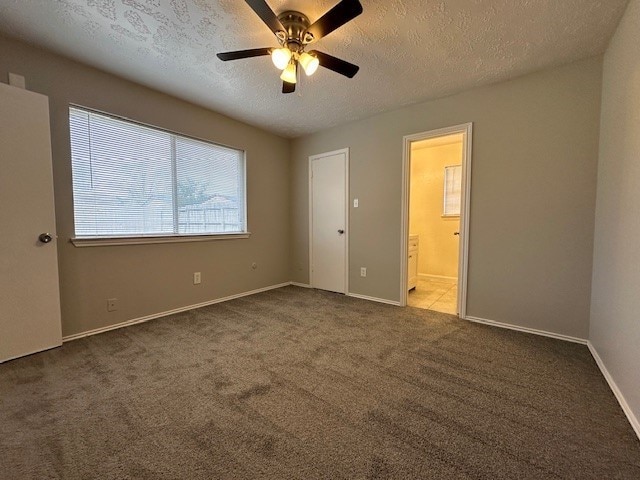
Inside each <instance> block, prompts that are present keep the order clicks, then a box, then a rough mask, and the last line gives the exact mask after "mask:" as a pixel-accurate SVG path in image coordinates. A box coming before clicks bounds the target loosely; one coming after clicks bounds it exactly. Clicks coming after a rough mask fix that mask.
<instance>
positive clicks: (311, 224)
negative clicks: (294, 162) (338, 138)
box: [307, 148, 351, 295]
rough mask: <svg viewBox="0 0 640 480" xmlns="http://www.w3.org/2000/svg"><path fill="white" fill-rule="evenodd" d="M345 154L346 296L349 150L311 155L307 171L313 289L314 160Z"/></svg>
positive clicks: (346, 274) (346, 284) (346, 280)
mask: <svg viewBox="0 0 640 480" xmlns="http://www.w3.org/2000/svg"><path fill="white" fill-rule="evenodd" d="M341 153H344V158H345V161H344V169H345V172H344V174H345V176H344V178H345V182H344V183H345V185H344V197H345V198H344V200H345V202H344V205H345V212H344V222H345V226H344V228H345V233H344V235H345V240H344V241H345V246H346V247H345V262H344V265H345V268H344V292H342V293H344V294H345V295H346V294H347V293H348V292H349V233H350V232H349V230H350V229H351V225H350V222H349V148H341V149H339V150H333V151H332V152H326V153H319V154H317V155H311V156H310V157H309V163H308V167H307V169H308V170H309V172H308V175H309V285H310V286H311V288H314V286H313V177H312V174H313V169H312V163H313V161H314V160H317V159H319V158H323V157H329V156H331V155H339V154H341Z"/></svg>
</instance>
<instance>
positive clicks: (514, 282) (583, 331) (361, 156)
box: [291, 57, 602, 338]
mask: <svg viewBox="0 0 640 480" xmlns="http://www.w3.org/2000/svg"><path fill="white" fill-rule="evenodd" d="M601 75H602V59H601V58H599V57H598V58H591V59H587V60H583V61H580V62H576V63H573V64H570V65H567V66H563V67H560V68H556V69H551V70H546V71H543V72H539V73H534V74H531V75H527V76H524V77H521V78H518V79H515V80H512V81H509V82H504V83H499V84H494V85H490V86H487V87H483V88H477V89H474V90H469V91H466V92H463V93H461V94H458V95H454V96H451V97H447V98H443V99H439V100H434V101H430V102H425V103H420V104H417V105H412V106H408V107H404V108H401V109H398V110H395V111H392V112H387V113H383V114H380V115H377V116H374V117H371V118H368V119H365V120H362V121H358V122H354V123H350V124H347V125H341V126H339V127H336V128H332V129H328V130H325V131H322V132H319V133H316V134H313V135H309V136H305V137H302V138H299V139H296V140H295V141H294V142H293V145H292V164H291V169H292V203H291V206H292V210H291V222H292V228H293V232H292V233H293V237H292V249H293V250H292V252H293V259H292V277H293V280H295V281H297V282H302V283H307V282H308V281H309V272H308V265H309V262H308V241H309V239H308V178H307V159H308V157H309V156H310V155H314V154H318V153H322V152H328V151H332V150H336V149H339V148H344V147H349V148H350V158H351V164H350V195H351V197H352V198H359V200H360V206H359V208H357V209H354V208H350V226H349V228H350V239H349V240H350V257H349V278H350V280H349V282H350V287H349V288H350V291H351V292H352V293H357V294H362V295H368V296H371V297H378V298H383V299H388V300H394V301H398V300H399V299H400V288H399V285H400V262H401V258H400V242H401V238H400V237H401V219H400V211H401V198H400V196H401V176H402V174H401V172H402V138H403V136H404V135H409V134H414V133H418V132H423V131H427V130H433V129H437V128H441V127H446V126H451V125H459V124H462V123H466V122H474V130H473V173H472V187H471V188H472V192H471V214H470V242H471V247H470V259H469V291H468V303H467V314H468V315H470V316H475V317H480V318H485V319H489V320H494V321H500V322H506V323H510V324H517V325H521V326H524V327H530V328H537V329H541V330H546V331H550V332H556V333H559V334H566V335H571V336H576V337H581V338H586V336H587V332H588V328H589V324H588V321H589V298H590V292H591V267H592V253H593V226H594V206H595V186H596V163H597V151H598V128H599V118H600V92H601ZM361 266H363V267H367V268H368V272H367V277H366V278H362V277H360V276H359V268H360V267H361Z"/></svg>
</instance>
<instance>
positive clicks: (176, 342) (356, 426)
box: [0, 287, 640, 480]
mask: <svg viewBox="0 0 640 480" xmlns="http://www.w3.org/2000/svg"><path fill="white" fill-rule="evenodd" d="M0 430H1V434H0V477H1V478H6V479H12V480H13V479H49V478H60V479H93V478H96V479H98V478H99V479H213V478H221V479H232V478H240V479H254V478H286V479H289V478H292V479H293V478H295V479H315V478H327V479H340V478H370V479H377V478H407V479H409V478H424V479H429V478H434V479H450V478H451V479H466V478H469V479H501V478H509V479H516V478H517V479H533V478H536V479H554V478H562V479H570V478H580V479H589V478H593V479H613V478H618V479H623V478H624V479H638V478H640V442H639V441H638V439H637V438H636V437H635V435H634V433H633V430H632V429H631V427H630V425H629V424H628V422H627V420H626V419H625V417H624V414H623V412H622V411H621V409H620V407H619V406H618V404H617V403H616V400H615V398H614V397H613V395H612V393H611V392H610V390H609V388H608V387H607V385H606V383H605V380H604V379H603V377H602V375H601V374H600V373H599V371H598V368H597V366H596V364H595V362H594V361H593V359H592V358H591V356H590V354H589V352H588V350H587V348H586V347H585V346H582V345H576V344H571V343H566V342H561V341H557V340H553V339H548V338H544V337H537V336H532V335H527V334H523V333H518V332H513V331H508V330H502V329H497V328H491V327H486V326H482V325H476V324H472V323H468V322H464V321H461V320H459V319H457V318H455V317H453V316H450V315H446V314H438V313H434V312H429V311H425V310H418V309H414V308H406V309H401V308H398V307H392V306H386V305H380V304H375V303H370V302H366V301H363V300H358V299H353V298H348V297H344V296H342V295H337V294H331V293H327V292H321V291H314V290H305V289H301V288H296V287H287V288H282V289H278V290H273V291H270V292H266V293H262V294H259V295H254V296H252V297H246V298H242V299H238V300H234V301H230V302H226V303H222V304H218V305H213V306H211V307H206V308H202V309H199V310H195V311H191V312H187V313H183V314H178V315H173V316H171V317H166V318H163V319H159V320H154V321H151V322H148V323H145V324H141V325H137V326H133V327H129V328H126V329H121V330H117V331H112V332H109V333H104V334H101V335H97V336H93V337H89V338H86V339H82V340H77V341H74V342H70V343H67V344H65V345H64V346H63V347H61V348H59V349H55V350H51V351H48V352H44V353H41V354H36V355H32V356H30V357H26V358H23V359H19V360H15V361H12V362H9V363H6V364H3V365H0Z"/></svg>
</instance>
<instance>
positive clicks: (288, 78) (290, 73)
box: [280, 62, 297, 83]
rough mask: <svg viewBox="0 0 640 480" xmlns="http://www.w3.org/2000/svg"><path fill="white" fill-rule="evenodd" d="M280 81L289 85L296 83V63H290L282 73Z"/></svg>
mask: <svg viewBox="0 0 640 480" xmlns="http://www.w3.org/2000/svg"><path fill="white" fill-rule="evenodd" d="M280 79H281V80H282V81H284V82H287V83H296V80H297V78H296V64H295V62H290V63H289V65H287V68H285V69H284V70H283V71H282V75H280Z"/></svg>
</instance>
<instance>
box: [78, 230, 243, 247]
mask: <svg viewBox="0 0 640 480" xmlns="http://www.w3.org/2000/svg"><path fill="white" fill-rule="evenodd" d="M250 236H251V233H250V232H243V233H217V234H212V235H179V236H178V235H176V236H159V237H94V238H91V237H82V238H72V239H71V243H73V245H74V246H76V247H105V246H114V245H148V244H152V243H187V242H209V241H212V240H233V239H242V238H249V237H250Z"/></svg>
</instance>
